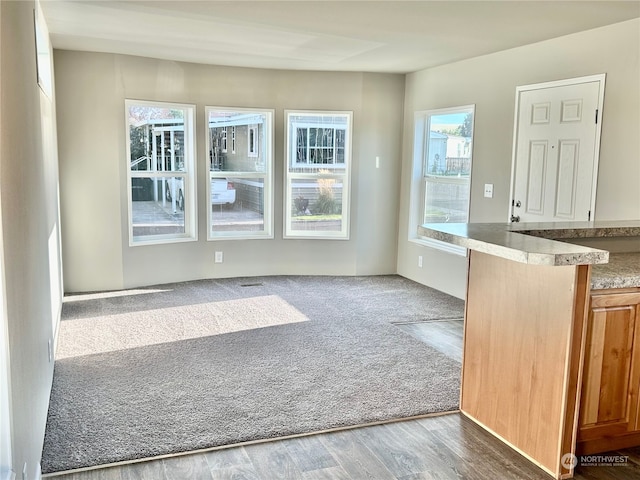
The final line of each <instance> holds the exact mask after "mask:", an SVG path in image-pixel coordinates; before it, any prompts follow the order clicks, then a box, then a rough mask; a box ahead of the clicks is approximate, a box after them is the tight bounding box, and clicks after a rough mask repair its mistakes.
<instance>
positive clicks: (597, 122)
mask: <svg viewBox="0 0 640 480" xmlns="http://www.w3.org/2000/svg"><path fill="white" fill-rule="evenodd" d="M597 124H598V109H597V108H596V125H597Z"/></svg>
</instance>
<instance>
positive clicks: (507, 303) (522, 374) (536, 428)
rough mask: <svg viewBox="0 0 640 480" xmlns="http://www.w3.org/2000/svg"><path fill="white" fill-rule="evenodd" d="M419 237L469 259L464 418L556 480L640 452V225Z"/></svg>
mask: <svg viewBox="0 0 640 480" xmlns="http://www.w3.org/2000/svg"><path fill="white" fill-rule="evenodd" d="M418 233H419V234H420V235H421V236H423V237H428V238H432V239H435V240H440V241H443V242H446V243H449V244H453V245H459V246H462V247H466V248H467V249H469V256H468V259H469V269H468V285H467V296H466V306H465V322H464V323H465V327H464V329H465V331H464V356H463V365H462V387H461V396H460V409H461V411H462V412H463V414H465V415H466V416H468V417H469V418H471V419H472V420H474V421H475V422H476V423H478V424H480V425H481V426H483V427H484V428H486V429H487V430H489V431H490V432H492V433H493V434H494V435H496V436H497V437H499V438H500V439H502V440H503V441H504V442H506V443H507V444H508V445H510V446H511V447H512V448H514V449H516V450H517V451H519V452H520V453H522V454H523V455H524V456H526V457H527V458H529V459H530V460H531V461H533V462H535V463H536V464H537V465H539V466H540V467H541V468H543V469H544V470H546V471H547V472H548V473H550V474H551V475H552V476H553V477H555V478H570V477H571V476H573V464H572V462H571V459H572V457H571V456H570V455H567V454H572V453H575V454H580V453H585V454H588V453H597V452H603V451H607V450H612V449H615V448H621V447H628V446H632V445H640V398H639V394H638V389H639V388H640V268H639V267H640V221H621V222H588V223H587V222H585V223H564V224H563V223H550V224H543V223H536V224H533V223H529V224H526V223H525V224H446V223H445V224H425V225H422V226H420V227H419V229H418Z"/></svg>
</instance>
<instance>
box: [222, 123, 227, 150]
mask: <svg viewBox="0 0 640 480" xmlns="http://www.w3.org/2000/svg"><path fill="white" fill-rule="evenodd" d="M220 150H221V151H222V153H227V127H222V128H221V129H220Z"/></svg>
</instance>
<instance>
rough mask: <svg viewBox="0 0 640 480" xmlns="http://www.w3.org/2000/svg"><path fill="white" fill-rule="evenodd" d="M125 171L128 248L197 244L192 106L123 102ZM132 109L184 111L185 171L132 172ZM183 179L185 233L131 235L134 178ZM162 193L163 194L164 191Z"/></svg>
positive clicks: (153, 102) (195, 151)
mask: <svg viewBox="0 0 640 480" xmlns="http://www.w3.org/2000/svg"><path fill="white" fill-rule="evenodd" d="M124 103H125V108H124V118H125V122H124V124H125V146H126V156H125V162H126V163H125V165H126V167H125V169H126V172H127V211H128V219H127V221H128V230H129V246H130V247H138V246H145V245H158V244H169V243H182V242H194V241H197V240H198V221H197V218H198V212H197V201H196V199H197V188H196V165H197V150H196V139H195V116H196V106H195V105H193V104H185V103H173V102H160V101H151V100H136V99H125V102H124ZM132 106H140V107H149V108H164V109H169V110H183V111H184V119H183V120H184V130H183V131H184V144H183V149H184V162H183V165H184V171H180V170H131V132H130V125H129V110H130V108H131V107H132ZM169 177H171V178H182V179H183V187H184V194H183V195H184V198H185V203H184V233H168V234H157V235H139V236H137V237H136V236H134V233H133V194H132V190H133V179H134V178H169ZM163 191H164V190H163Z"/></svg>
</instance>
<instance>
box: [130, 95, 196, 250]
mask: <svg viewBox="0 0 640 480" xmlns="http://www.w3.org/2000/svg"><path fill="white" fill-rule="evenodd" d="M126 113H127V128H128V134H129V142H128V144H127V171H128V181H129V230H130V243H131V244H132V245H133V244H140V243H158V242H167V241H180V240H185V239H186V240H191V239H194V238H195V198H194V192H195V184H194V170H195V169H194V150H195V149H194V145H193V141H194V139H193V128H192V126H193V116H194V107H193V106H190V105H179V104H167V103H150V102H137V101H130V100H127V101H126Z"/></svg>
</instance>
